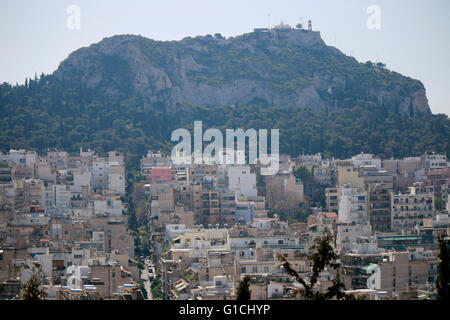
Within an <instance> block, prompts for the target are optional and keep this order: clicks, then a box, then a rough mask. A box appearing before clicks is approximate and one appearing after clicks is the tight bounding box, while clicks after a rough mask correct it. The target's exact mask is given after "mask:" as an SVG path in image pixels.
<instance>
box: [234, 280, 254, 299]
mask: <svg viewBox="0 0 450 320" xmlns="http://www.w3.org/2000/svg"><path fill="white" fill-rule="evenodd" d="M249 286H250V277H249V276H245V277H244V279H242V280H241V282H240V283H239V287H238V289H237V296H236V300H238V301H249V300H250V294H251V292H250V288H249Z"/></svg>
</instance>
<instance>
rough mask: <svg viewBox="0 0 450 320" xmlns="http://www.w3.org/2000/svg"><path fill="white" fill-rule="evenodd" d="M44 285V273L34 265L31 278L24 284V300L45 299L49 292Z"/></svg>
mask: <svg viewBox="0 0 450 320" xmlns="http://www.w3.org/2000/svg"><path fill="white" fill-rule="evenodd" d="M41 285H42V274H41V272H40V271H38V270H37V268H36V267H33V269H32V270H31V278H30V279H29V280H28V281H27V282H25V283H24V284H23V286H22V300H44V299H45V297H46V296H47V292H46V291H45V289H44V288H42V287H41Z"/></svg>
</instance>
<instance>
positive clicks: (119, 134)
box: [0, 75, 450, 164]
mask: <svg viewBox="0 0 450 320" xmlns="http://www.w3.org/2000/svg"><path fill="white" fill-rule="evenodd" d="M194 119H196V120H202V121H203V124H204V126H205V128H206V127H216V128H221V129H225V128H244V129H245V128H255V129H259V128H279V129H280V151H281V152H283V153H288V154H291V155H293V156H297V155H298V154H302V153H304V154H311V153H316V152H322V153H323V154H325V155H328V156H334V157H348V156H352V155H354V154H357V153H360V152H370V153H375V154H377V155H379V156H382V157H386V158H390V157H405V156H414V155H420V154H422V153H423V152H424V151H426V150H433V151H437V152H441V153H444V154H447V156H448V155H449V140H450V135H449V132H450V121H449V119H448V117H447V116H446V115H442V114H439V115H432V114H428V113H424V114H416V115H414V116H412V117H411V116H405V115H401V114H398V113H396V112H394V111H392V110H389V109H388V108H385V107H381V106H378V105H376V104H370V103H365V104H358V103H357V104H355V105H352V106H347V107H345V108H342V109H338V110H334V111H328V110H322V111H317V112H313V111H311V110H310V109H298V108H295V107H282V106H265V105H262V104H253V105H241V106H237V107H230V106H220V107H210V108H205V107H192V109H191V112H190V114H188V115H166V114H165V113H164V112H161V111H158V110H157V108H156V107H155V108H149V109H146V110H143V108H141V107H140V101H139V99H138V98H134V97H130V98H129V99H126V100H122V101H107V100H105V99H103V100H102V99H99V98H98V96H96V95H95V92H92V91H89V90H86V89H82V88H79V87H78V88H77V87H76V86H74V85H73V84H70V83H64V82H61V81H58V80H57V79H55V78H54V77H53V76H45V75H41V77H40V78H39V79H38V78H37V77H36V78H35V79H34V80H29V81H27V84H26V85H20V86H11V85H9V84H2V85H0V129H1V130H0V150H1V151H3V152H5V151H8V150H9V149H10V148H27V149H35V150H37V151H40V152H45V151H46V150H47V149H48V148H58V149H62V150H68V151H70V152H78V151H79V148H80V147H84V148H91V149H92V150H95V151H97V152H100V153H102V152H106V151H108V150H112V149H116V150H119V151H123V152H125V153H126V155H127V159H128V160H129V162H131V163H133V164H137V163H138V159H139V158H140V157H141V156H142V155H143V154H144V153H145V151H146V150H147V149H148V148H155V149H162V150H165V151H169V150H170V148H171V146H172V144H171V143H170V133H171V132H172V130H173V129H175V128H178V127H186V128H192V126H193V122H192V121H193V120H194Z"/></svg>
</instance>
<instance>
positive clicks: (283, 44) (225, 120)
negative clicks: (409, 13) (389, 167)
mask: <svg viewBox="0 0 450 320" xmlns="http://www.w3.org/2000/svg"><path fill="white" fill-rule="evenodd" d="M231 105H235V107H231ZM0 111H1V115H0V129H1V130H0V149H1V150H2V151H7V150H9V149H10V148H32V149H37V150H39V151H45V150H46V149H47V148H60V149H65V150H69V151H77V150H79V147H81V146H83V147H90V148H92V149H96V150H97V151H99V152H102V151H107V150H110V149H113V148H115V149H118V150H120V151H124V152H126V153H127V154H128V156H129V157H130V159H131V161H132V162H133V163H135V162H136V161H137V159H138V158H139V157H140V156H141V155H142V154H143V153H144V152H145V150H146V149H147V148H162V149H164V150H169V148H170V146H171V144H170V143H169V142H168V141H169V139H170V133H171V131H172V130H173V129H175V128H178V127H180V126H185V127H188V128H189V127H192V121H193V120H194V119H195V120H203V123H204V124H205V125H206V126H214V127H220V128H235V127H243V128H249V127H253V128H256V129H257V128H280V147H281V151H282V152H286V153H290V154H292V155H298V154H299V153H313V152H322V153H326V154H328V155H331V156H335V157H346V156H350V155H353V154H355V153H359V152H372V153H376V154H378V155H382V156H386V157H391V156H412V155H418V154H421V153H422V152H424V151H425V150H434V151H438V152H443V153H447V154H448V153H449V148H448V146H449V136H450V135H449V133H450V125H449V119H448V117H447V116H445V115H433V114H431V112H430V108H429V105H428V100H427V97H426V94H425V89H424V86H423V85H422V83H421V82H420V81H418V80H414V79H411V78H408V77H404V76H402V75H400V74H398V73H396V72H393V71H390V70H388V69H387V68H385V67H384V65H383V64H378V65H374V64H372V63H370V62H367V63H359V62H358V61H356V60H355V59H354V58H352V57H349V56H346V55H344V54H343V53H342V52H340V51H339V50H338V49H336V48H333V47H329V46H327V45H326V44H325V43H324V41H323V40H322V39H321V37H320V34H319V32H313V31H305V30H293V29H292V30H272V31H271V32H270V33H268V32H252V33H248V34H244V35H241V36H238V37H234V38H228V39H225V38H223V37H222V36H220V35H219V34H216V35H215V36H201V37H195V38H185V39H183V40H181V41H170V42H162V41H154V40H151V39H147V38H144V37H141V36H134V35H121V36H114V37H111V38H106V39H104V40H102V41H101V42H99V43H96V44H93V45H91V46H89V47H87V48H81V49H79V50H77V51H75V52H73V53H72V54H71V55H70V56H69V57H68V58H67V59H66V60H64V61H63V62H62V63H61V64H60V66H59V68H58V69H57V70H56V71H55V72H54V73H53V74H52V75H41V76H40V77H39V78H38V77H35V78H34V79H27V81H26V83H25V85H21V86H11V85H9V84H6V83H4V84H2V85H0Z"/></svg>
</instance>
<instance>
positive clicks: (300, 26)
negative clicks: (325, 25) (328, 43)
mask: <svg viewBox="0 0 450 320" xmlns="http://www.w3.org/2000/svg"><path fill="white" fill-rule="evenodd" d="M295 29H298V30H304V29H303V24H302V23H298V24H297V25H296V26H295V28H292V27H291V26H290V25H289V24H285V23H284V22H283V21H281V22H280V24H278V25H276V26H274V27H273V28H270V26H269V27H268V28H254V29H253V31H254V32H270V30H277V31H279V30H281V31H282V30H295ZM308 31H312V22H311V20H308Z"/></svg>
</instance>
